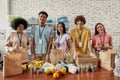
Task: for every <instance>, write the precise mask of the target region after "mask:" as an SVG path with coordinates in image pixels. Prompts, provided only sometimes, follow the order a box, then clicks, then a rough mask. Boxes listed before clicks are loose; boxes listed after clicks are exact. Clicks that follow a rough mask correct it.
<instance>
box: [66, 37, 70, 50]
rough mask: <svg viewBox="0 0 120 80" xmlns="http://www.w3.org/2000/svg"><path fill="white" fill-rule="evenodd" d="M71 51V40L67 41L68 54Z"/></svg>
mask: <svg viewBox="0 0 120 80" xmlns="http://www.w3.org/2000/svg"><path fill="white" fill-rule="evenodd" d="M69 51H70V39H68V40H67V50H66V52H69Z"/></svg>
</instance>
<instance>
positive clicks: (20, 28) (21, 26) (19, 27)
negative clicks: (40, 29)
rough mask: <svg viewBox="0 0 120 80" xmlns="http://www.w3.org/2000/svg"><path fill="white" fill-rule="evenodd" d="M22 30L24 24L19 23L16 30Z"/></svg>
mask: <svg viewBox="0 0 120 80" xmlns="http://www.w3.org/2000/svg"><path fill="white" fill-rule="evenodd" d="M23 30H24V25H23V24H19V25H18V27H17V32H20V33H22V32H23Z"/></svg>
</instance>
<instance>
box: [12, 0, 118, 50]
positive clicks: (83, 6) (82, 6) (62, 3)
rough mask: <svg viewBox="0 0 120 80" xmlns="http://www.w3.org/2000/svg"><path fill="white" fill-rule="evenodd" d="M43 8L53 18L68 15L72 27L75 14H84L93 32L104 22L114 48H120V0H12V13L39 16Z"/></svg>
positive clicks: (26, 16)
mask: <svg viewBox="0 0 120 80" xmlns="http://www.w3.org/2000/svg"><path fill="white" fill-rule="evenodd" d="M41 10H44V11H47V12H48V14H49V18H52V19H53V20H55V19H56V18H58V17H60V16H68V18H69V20H70V26H71V27H73V25H74V23H73V20H74V17H75V16H77V15H84V16H85V17H86V19H87V24H86V25H87V26H88V27H89V28H90V29H91V31H92V32H94V26H95V24H96V23H97V22H102V23H103V24H104V25H105V27H106V30H107V32H108V33H109V34H110V35H112V37H113V45H114V49H117V50H118V49H120V37H119V35H120V0H11V14H12V15H20V16H23V17H25V18H30V17H37V15H38V12H39V11H41Z"/></svg>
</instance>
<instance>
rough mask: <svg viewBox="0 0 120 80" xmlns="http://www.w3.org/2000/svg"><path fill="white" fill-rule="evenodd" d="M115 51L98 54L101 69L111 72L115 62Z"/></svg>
mask: <svg viewBox="0 0 120 80" xmlns="http://www.w3.org/2000/svg"><path fill="white" fill-rule="evenodd" d="M115 54H116V52H115V51H112V50H108V51H104V52H99V58H100V60H101V67H102V68H104V69H106V70H113V68H114V65H115V64H114V60H115Z"/></svg>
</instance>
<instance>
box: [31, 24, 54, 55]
mask: <svg viewBox="0 0 120 80" xmlns="http://www.w3.org/2000/svg"><path fill="white" fill-rule="evenodd" d="M43 28H44V30H43ZM41 31H43V32H41ZM41 33H42V36H41V39H42V44H39V39H40V35H41ZM31 37H33V38H34V39H35V53H36V54H46V52H47V48H48V44H49V38H50V37H53V30H52V29H51V28H50V27H49V26H48V25H46V26H45V27H40V26H39V25H37V26H35V29H34V30H33V31H32V36H31Z"/></svg>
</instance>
